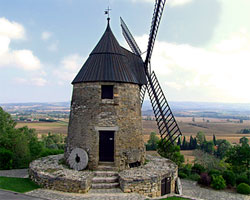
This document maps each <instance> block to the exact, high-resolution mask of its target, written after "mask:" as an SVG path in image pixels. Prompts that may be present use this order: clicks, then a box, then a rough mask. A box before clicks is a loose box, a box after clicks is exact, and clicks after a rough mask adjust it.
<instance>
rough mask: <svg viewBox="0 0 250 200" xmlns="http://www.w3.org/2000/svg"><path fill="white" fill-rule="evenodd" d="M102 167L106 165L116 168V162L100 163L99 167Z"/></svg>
mask: <svg viewBox="0 0 250 200" xmlns="http://www.w3.org/2000/svg"><path fill="white" fill-rule="evenodd" d="M100 165H105V166H111V167H114V166H115V163H114V162H99V163H98V166H100Z"/></svg>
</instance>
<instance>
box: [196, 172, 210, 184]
mask: <svg viewBox="0 0 250 200" xmlns="http://www.w3.org/2000/svg"><path fill="white" fill-rule="evenodd" d="M198 183H199V184H201V185H205V186H209V185H210V184H211V177H210V176H209V175H208V173H201V175H200V179H199V180H198Z"/></svg>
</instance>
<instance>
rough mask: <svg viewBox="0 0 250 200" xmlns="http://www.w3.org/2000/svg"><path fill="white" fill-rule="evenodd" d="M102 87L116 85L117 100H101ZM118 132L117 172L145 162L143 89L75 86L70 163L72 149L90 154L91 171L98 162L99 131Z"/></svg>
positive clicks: (96, 84)
mask: <svg viewBox="0 0 250 200" xmlns="http://www.w3.org/2000/svg"><path fill="white" fill-rule="evenodd" d="M101 85H114V99H101ZM101 130H111V131H115V136H114V140H115V141H114V163H115V166H116V167H117V169H119V170H122V169H125V168H127V167H128V164H129V163H133V162H137V161H139V162H141V163H144V160H145V147H144V142H143V135H142V122H141V104H140V89H139V86H138V85H136V84H129V83H114V82H89V83H78V84H74V88H73V95H72V102H71V112H70V121H69V128H68V137H67V144H66V149H65V150H66V151H65V158H66V160H67V158H68V156H69V154H70V152H71V151H72V149H74V148H76V147H78V148H82V149H84V150H86V151H87V153H88V156H89V165H88V167H89V169H96V168H97V166H98V162H99V131H101Z"/></svg>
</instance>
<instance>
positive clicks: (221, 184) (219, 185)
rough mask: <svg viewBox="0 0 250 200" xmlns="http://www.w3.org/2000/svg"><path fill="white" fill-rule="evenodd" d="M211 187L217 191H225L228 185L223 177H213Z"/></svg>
mask: <svg viewBox="0 0 250 200" xmlns="http://www.w3.org/2000/svg"><path fill="white" fill-rule="evenodd" d="M211 186H212V188H214V189H216V190H222V189H225V187H226V186H227V185H226V181H225V180H224V178H223V177H222V176H221V175H220V176H216V175H212V183H211Z"/></svg>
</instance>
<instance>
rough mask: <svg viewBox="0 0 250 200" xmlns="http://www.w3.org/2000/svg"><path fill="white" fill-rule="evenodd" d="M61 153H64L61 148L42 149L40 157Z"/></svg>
mask: <svg viewBox="0 0 250 200" xmlns="http://www.w3.org/2000/svg"><path fill="white" fill-rule="evenodd" d="M62 153H64V151H63V150H61V149H44V150H43V151H42V153H41V157H46V156H50V155H57V154H62Z"/></svg>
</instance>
